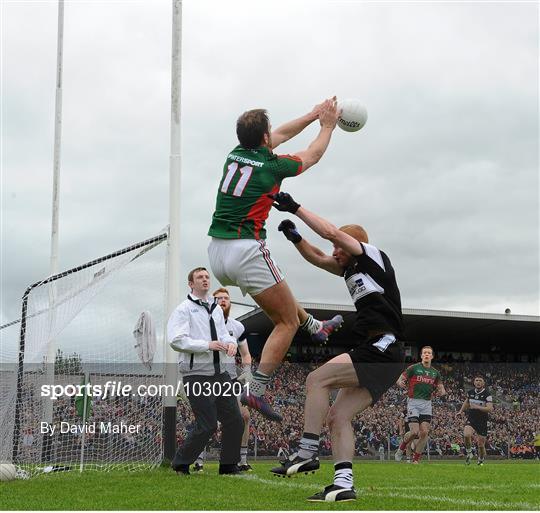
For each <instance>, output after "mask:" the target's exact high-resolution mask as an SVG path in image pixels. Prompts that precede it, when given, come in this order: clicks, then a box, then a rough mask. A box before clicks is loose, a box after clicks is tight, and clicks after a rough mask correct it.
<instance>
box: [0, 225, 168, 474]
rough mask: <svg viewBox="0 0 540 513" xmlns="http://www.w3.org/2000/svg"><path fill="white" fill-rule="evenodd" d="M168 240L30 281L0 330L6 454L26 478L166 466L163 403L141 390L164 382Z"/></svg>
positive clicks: (0, 437)
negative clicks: (11, 319) (16, 317)
mask: <svg viewBox="0 0 540 513" xmlns="http://www.w3.org/2000/svg"><path fill="white" fill-rule="evenodd" d="M166 238H167V236H166V234H161V235H158V236H156V237H154V238H152V239H148V240H146V241H143V242H140V243H137V244H134V245H132V246H130V247H129V248H125V249H122V250H119V251H117V252H114V253H112V254H110V255H107V256H104V257H101V258H98V259H96V260H93V261H91V262H88V263H85V264H83V265H80V266H78V267H76V268H73V269H71V270H69V271H66V272H63V273H60V274H57V275H55V276H52V277H49V278H47V279H45V280H43V281H41V282H40V283H36V284H34V285H31V286H30V287H28V289H27V290H26V292H25V294H24V296H23V301H22V316H21V319H20V321H19V322H16V323H11V324H10V325H6V326H4V327H2V329H0V337H1V339H0V378H1V379H0V442H1V447H0V460H1V461H8V462H13V463H14V464H16V465H17V466H18V467H20V468H23V469H24V470H25V471H26V472H27V473H29V474H30V475H32V474H34V473H38V472H43V471H51V470H60V469H67V468H69V469H72V470H73V469H77V470H79V469H81V470H82V469H85V470H87V469H103V470H110V469H113V468H115V467H116V466H120V467H121V468H123V469H128V470H136V469H141V468H147V467H149V466H154V465H156V464H158V463H160V461H161V455H162V444H161V431H162V400H161V397H160V396H159V394H157V393H155V394H154V395H153V396H149V395H148V394H146V393H144V392H145V391H146V390H148V389H149V390H150V392H152V391H153V389H155V388H156V387H157V386H159V385H160V384H163V382H164V369H165V367H164V364H163V362H164V342H163V327H164V322H165V320H164V316H165V304H164V301H165V300H164V297H165V295H164V287H165V281H166V243H164V242H166ZM86 383H90V386H91V387H92V393H93V394H94V395H87V394H86V393H85V392H86V390H85V389H81V388H80V385H84V384H86ZM77 385H79V387H77ZM150 385H155V387H152V386H150ZM97 386H101V387H102V392H101V393H100V394H96V390H97V388H98V387H97ZM149 386H150V388H148V387H149ZM120 387H123V388H122V389H121V388H120ZM126 387H128V388H126ZM129 387H130V388H129ZM121 390H122V391H123V393H120V391H121ZM128 390H129V393H128V392H127V391H128ZM141 391H142V393H141ZM105 392H107V394H105ZM53 393H54V394H55V395H58V397H57V398H56V399H52V398H51V396H52V395H53Z"/></svg>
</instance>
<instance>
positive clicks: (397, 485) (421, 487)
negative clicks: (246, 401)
mask: <svg viewBox="0 0 540 513" xmlns="http://www.w3.org/2000/svg"><path fill="white" fill-rule="evenodd" d="M271 466H272V464H270V463H259V464H256V465H254V468H255V471H254V472H252V473H249V474H244V475H242V476H241V477H236V476H218V475H217V465H216V464H207V465H206V466H205V472H204V473H203V474H192V475H191V476H177V475H176V474H175V473H173V472H172V471H171V470H168V469H165V468H159V469H155V470H153V471H145V472H127V471H115V472H92V471H88V472H84V473H82V474H79V473H77V472H59V473H53V474H45V475H40V476H38V477H35V478H32V479H30V480H27V481H11V482H9V483H0V510H224V509H226V510H231V509H233V510H334V509H335V510H353V509H358V510H434V509H438V510H474V509H478V510H519V509H522V510H523V509H524V510H539V509H540V479H539V478H540V464H538V463H534V462H531V463H520V462H508V463H496V462H488V463H487V464H486V465H485V466H483V467H477V466H476V465H471V466H470V467H466V466H464V465H463V463H461V462H460V463H457V462H456V463H452V462H448V463H422V464H420V465H407V464H405V463H401V464H398V463H394V462H384V463H380V462H363V463H356V464H355V465H354V474H355V486H356V488H357V490H358V492H359V493H358V500H357V501H356V502H346V503H341V504H339V503H338V504H332V503H308V502H306V500H305V499H306V497H307V496H309V495H311V494H312V493H315V492H317V491H319V490H320V489H322V488H323V487H324V486H325V485H327V484H329V483H330V482H331V481H332V476H333V467H332V465H331V463H330V462H323V464H322V467H321V470H319V471H318V472H317V473H316V474H313V475H312V474H310V475H308V476H304V475H301V476H296V477H294V478H291V479H283V478H277V477H273V476H272V475H271V474H270V472H268V470H269V469H270V467H271Z"/></svg>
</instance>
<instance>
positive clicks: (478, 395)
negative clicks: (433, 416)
mask: <svg viewBox="0 0 540 513" xmlns="http://www.w3.org/2000/svg"><path fill="white" fill-rule="evenodd" d="M492 411H493V397H492V395H491V392H490V391H489V390H488V389H487V388H486V383H485V381H484V378H483V377H482V376H476V377H475V378H474V388H471V389H470V390H469V391H468V392H467V399H465V401H464V402H463V404H462V405H461V408H460V410H459V411H458V412H457V415H461V414H462V413H463V412H466V415H467V421H466V423H465V428H464V430H463V436H464V437H465V451H466V458H465V463H466V464H467V465H470V463H471V459H472V436H473V434H474V433H476V438H477V443H478V465H483V464H484V460H485V457H486V437H487V432H488V427H487V423H488V416H489V414H490V413H491V412H492Z"/></svg>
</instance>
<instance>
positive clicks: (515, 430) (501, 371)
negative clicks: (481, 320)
mask: <svg viewBox="0 0 540 513" xmlns="http://www.w3.org/2000/svg"><path fill="white" fill-rule="evenodd" d="M315 366H316V365H315V364H298V363H289V362H284V363H283V364H282V365H281V367H280V368H279V369H278V370H277V371H276V373H275V376H274V379H273V381H272V383H271V385H270V397H271V398H272V402H273V404H274V405H275V407H276V408H277V409H278V410H279V411H280V412H281V414H282V415H283V418H284V420H283V422H282V423H281V424H276V423H274V422H270V421H268V420H266V419H264V418H263V417H261V416H260V415H259V414H257V413H253V412H252V420H251V425H250V434H251V436H250V454H253V452H254V451H255V445H256V449H257V454H258V455H260V456H275V455H276V454H277V452H278V450H279V448H286V449H289V450H290V449H294V444H295V443H297V442H298V440H299V438H300V436H301V434H302V423H303V418H304V413H303V406H304V400H305V392H304V390H305V387H304V384H305V380H306V377H307V375H308V373H309V372H310V371H311V370H312V369H313V368H315ZM434 367H436V368H438V369H439V370H440V371H441V373H442V376H443V381H444V385H445V388H446V391H447V394H446V396H445V397H444V398H443V399H442V400H441V399H438V398H437V399H434V401H433V405H434V407H433V410H434V417H433V420H432V423H431V426H432V429H431V434H430V444H429V447H430V451H431V454H432V455H433V456H437V455H439V456H452V455H454V456H458V455H463V453H464V442H463V427H464V423H465V417H463V416H461V417H456V412H457V411H458V410H459V409H460V407H461V405H462V404H463V401H464V400H465V397H466V391H467V390H468V389H470V388H471V387H472V381H473V378H474V376H475V375H477V374H480V375H482V376H484V378H485V381H486V386H487V388H488V389H489V390H490V391H491V392H492V395H493V398H494V404H495V405H494V412H493V413H492V414H491V415H490V417H489V422H488V429H489V434H488V438H487V450H488V454H490V455H500V456H505V457H508V455H509V454H510V456H511V457H534V447H533V440H534V437H535V434H536V433H538V432H540V400H539V399H538V398H539V392H540V371H539V369H538V365H536V364H512V363H498V364H495V363H484V364H477V363H471V362H444V363H438V364H437V363H434ZM405 406H406V396H405V393H404V391H403V390H401V389H398V388H397V387H395V386H394V387H392V388H391V389H390V390H388V392H387V393H386V394H384V396H383V397H382V398H381V399H380V400H379V401H378V402H377V403H376V404H375V405H374V406H373V407H372V408H368V409H367V410H365V411H364V412H362V413H361V414H359V415H358V416H356V417H355V419H354V421H353V428H354V431H355V434H356V455H357V456H368V455H371V456H373V457H378V456H379V448H380V446H381V445H382V446H383V448H384V450H385V451H386V453H388V450H390V451H394V450H395V449H396V448H397V446H398V445H399V442H400V436H399V424H400V418H402V417H403V416H404V413H405V411H404V410H405ZM179 418H180V419H182V418H183V419H186V422H185V423H182V422H179V428H178V439H179V440H182V439H183V437H184V436H185V432H186V428H189V424H190V422H191V420H190V419H191V413H190V410H189V405H188V404H187V403H181V404H180V405H179ZM210 446H211V448H214V449H215V450H217V448H218V446H219V433H218V435H217V436H216V437H215V438H214V439H213V441H212V443H211V444H210ZM320 449H321V454H322V455H329V454H330V453H331V443H330V436H329V433H328V429H327V427H326V426H324V427H323V431H322V433H321V445H320Z"/></svg>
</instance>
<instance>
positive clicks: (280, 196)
mask: <svg viewBox="0 0 540 513" xmlns="http://www.w3.org/2000/svg"><path fill="white" fill-rule="evenodd" d="M268 197H269V198H272V199H273V200H274V203H273V206H274V207H275V208H277V209H278V210H281V211H282V212H290V213H291V214H296V211H297V210H298V209H299V208H300V204H298V203H296V201H294V200H293V198H292V196H291V195H290V194H289V193H288V192H278V193H277V194H268Z"/></svg>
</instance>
